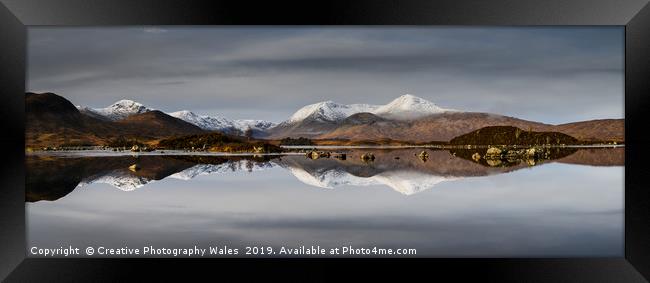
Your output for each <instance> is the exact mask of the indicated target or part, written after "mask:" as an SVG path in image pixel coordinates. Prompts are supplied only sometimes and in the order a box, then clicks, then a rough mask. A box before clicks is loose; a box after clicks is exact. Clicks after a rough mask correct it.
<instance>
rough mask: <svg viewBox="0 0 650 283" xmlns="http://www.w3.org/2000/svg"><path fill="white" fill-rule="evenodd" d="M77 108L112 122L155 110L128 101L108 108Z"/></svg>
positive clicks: (119, 102)
mask: <svg viewBox="0 0 650 283" xmlns="http://www.w3.org/2000/svg"><path fill="white" fill-rule="evenodd" d="M77 108H78V109H79V110H80V111H81V112H85V113H87V114H90V115H91V116H94V115H99V116H101V117H104V118H107V119H109V120H112V121H117V120H121V119H124V118H126V117H129V116H131V115H134V114H140V113H145V112H148V111H151V110H154V109H151V108H147V107H146V106H144V105H142V104H141V103H138V102H135V101H133V100H127V99H123V100H120V101H117V102H115V103H113V104H112V105H110V106H108V107H106V108H89V107H82V106H77Z"/></svg>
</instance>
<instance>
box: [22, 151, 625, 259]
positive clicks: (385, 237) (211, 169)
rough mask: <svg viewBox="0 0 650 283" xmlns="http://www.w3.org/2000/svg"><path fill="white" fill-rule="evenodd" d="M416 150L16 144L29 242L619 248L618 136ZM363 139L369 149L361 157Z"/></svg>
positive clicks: (551, 251)
mask: <svg viewBox="0 0 650 283" xmlns="http://www.w3.org/2000/svg"><path fill="white" fill-rule="evenodd" d="M421 151H422V150H421V149H420V150H417V149H412V150H411V149H409V150H407V149H400V150H377V149H372V150H348V151H345V155H346V158H345V159H342V158H335V156H340V155H337V154H331V155H330V158H326V157H325V156H323V157H322V158H321V157H320V156H319V158H318V159H311V158H307V157H306V156H305V155H294V156H257V157H252V156H250V157H244V156H235V157H223V156H221V157H215V156H188V155H186V156H160V155H158V156H139V157H137V158H136V157H133V156H112V157H79V156H77V157H52V156H28V157H27V178H26V182H27V186H26V190H27V192H26V201H27V202H28V203H27V204H26V207H27V209H26V215H27V226H28V227H27V228H28V229H27V242H28V246H39V247H44V248H58V247H60V246H67V245H74V246H84V245H90V246H95V247H97V246H106V247H112V248H120V247H124V246H125V245H127V246H129V247H142V246H145V245H146V246H148V245H153V246H157V247H163V246H164V247H188V246H190V247H191V246H193V245H199V246H203V247H205V246H207V245H220V246H223V245H228V246H232V247H236V248H240V249H242V247H243V246H247V245H265V246H266V245H270V246H273V247H275V248H278V247H279V246H289V247H297V246H300V245H307V246H309V245H321V246H323V247H326V248H332V247H340V246H343V245H352V246H355V247H373V246H377V247H380V248H416V249H417V251H418V253H417V255H416V256H441V257H449V256H452V257H453V256H469V257H474V256H478V257H484V256H487V257H502V256H507V257H510V256H514V257H540V256H551V257H570V256H619V257H620V256H622V254H623V247H624V245H623V243H624V242H623V231H624V229H623V175H624V174H623V173H624V172H623V167H622V166H623V164H624V160H623V151H624V150H623V149H622V148H619V149H580V150H578V149H574V150H572V151H559V152H556V153H553V154H551V155H550V158H549V159H541V160H540V159H538V160H535V162H534V164H535V165H530V164H531V162H528V159H521V160H515V159H513V160H504V161H502V163H501V164H499V165H497V166H492V165H491V164H488V163H487V162H483V160H482V159H478V160H475V159H474V158H472V155H474V154H475V153H476V152H472V151H474V150H470V151H463V150H454V151H446V150H427V158H426V160H422V158H420V155H421ZM368 153H372V154H373V155H374V160H365V161H364V160H362V158H361V156H362V155H363V154H368ZM479 154H482V153H479ZM134 164H137V165H138V166H137V167H138V168H139V169H136V170H131V169H130V167H131V166H132V165H134ZM116 188H117V189H116ZM321 188H331V189H321ZM122 190H123V191H122ZM124 191H127V192H124ZM406 195H410V196H406Z"/></svg>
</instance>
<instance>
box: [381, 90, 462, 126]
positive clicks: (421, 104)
mask: <svg viewBox="0 0 650 283" xmlns="http://www.w3.org/2000/svg"><path fill="white" fill-rule="evenodd" d="M447 111H452V110H451V109H445V108H442V107H440V106H438V105H435V104H433V103H432V102H430V101H428V100H426V99H423V98H420V97H417V96H414V95H410V94H405V95H402V96H400V97H398V98H396V99H395V100H393V101H391V102H390V103H388V104H386V105H383V106H380V107H378V108H377V109H375V110H374V111H373V112H371V113H373V114H375V115H377V116H380V117H384V118H391V119H397V120H408V119H416V118H420V117H424V116H427V115H431V114H438V113H443V112H447Z"/></svg>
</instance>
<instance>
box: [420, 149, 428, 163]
mask: <svg viewBox="0 0 650 283" xmlns="http://www.w3.org/2000/svg"><path fill="white" fill-rule="evenodd" d="M418 158H420V160H422V162H427V160H429V153H427V152H426V151H425V150H423V151H422V152H420V154H418Z"/></svg>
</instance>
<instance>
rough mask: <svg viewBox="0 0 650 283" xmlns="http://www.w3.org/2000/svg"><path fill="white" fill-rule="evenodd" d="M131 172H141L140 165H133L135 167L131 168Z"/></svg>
mask: <svg viewBox="0 0 650 283" xmlns="http://www.w3.org/2000/svg"><path fill="white" fill-rule="evenodd" d="M129 170H131V171H133V172H135V171H138V170H140V165H138V164H137V163H136V164H133V165H131V166H129Z"/></svg>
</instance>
